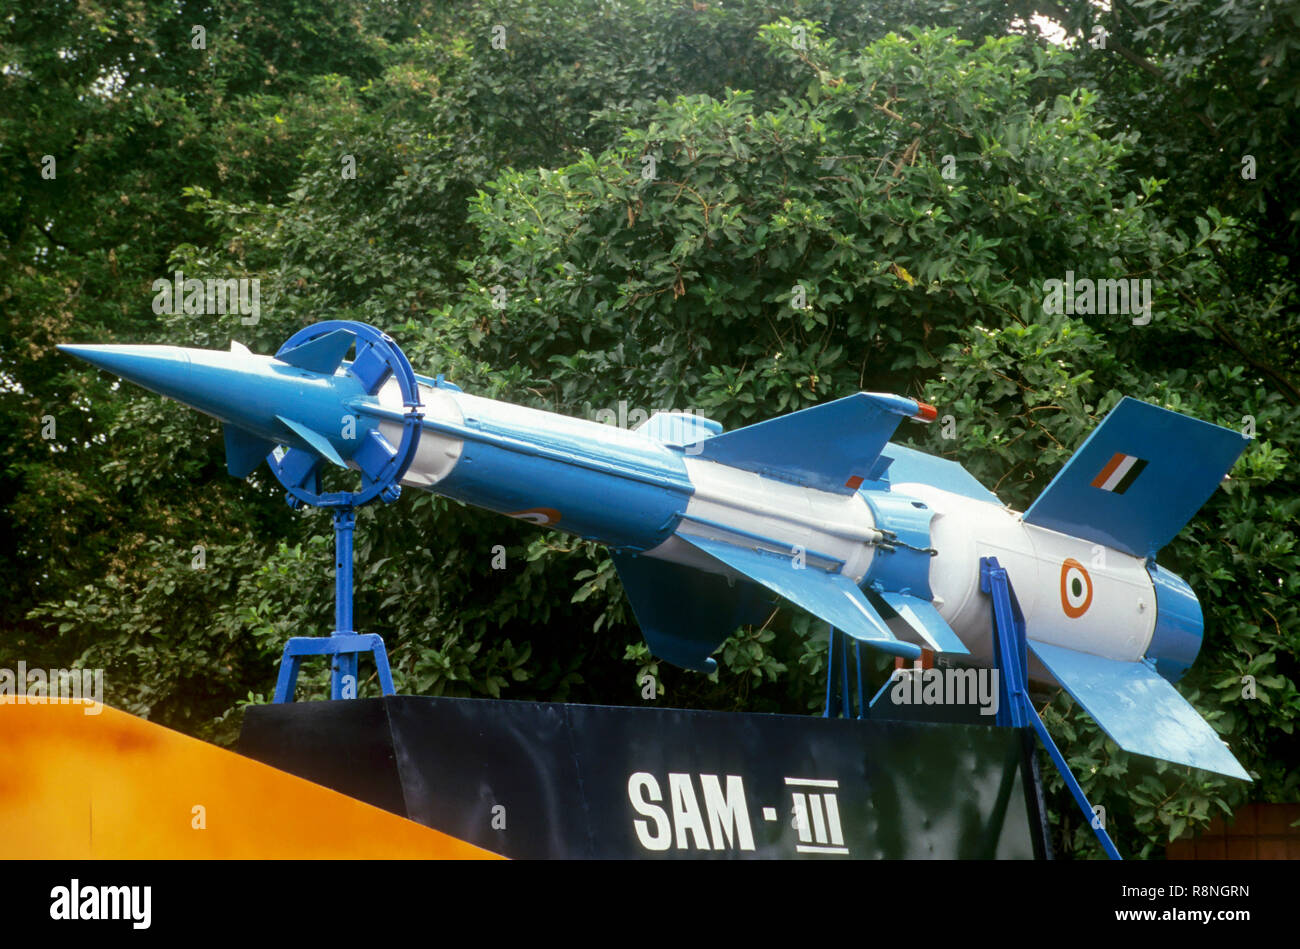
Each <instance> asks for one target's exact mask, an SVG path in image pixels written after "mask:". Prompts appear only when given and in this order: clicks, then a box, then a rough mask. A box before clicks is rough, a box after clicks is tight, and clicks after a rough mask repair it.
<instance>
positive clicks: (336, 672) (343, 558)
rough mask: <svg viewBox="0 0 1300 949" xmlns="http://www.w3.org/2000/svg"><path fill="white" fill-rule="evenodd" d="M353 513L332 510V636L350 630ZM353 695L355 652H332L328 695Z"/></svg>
mask: <svg viewBox="0 0 1300 949" xmlns="http://www.w3.org/2000/svg"><path fill="white" fill-rule="evenodd" d="M356 523H357V521H356V515H355V513H354V512H353V510H352V508H350V507H336V508H335V509H334V635H335V636H351V635H354V630H353V629H352V534H353V528H354V527H355V526H356ZM356 697H357V654H356V653H335V654H334V658H333V661H332V662H331V672H330V698H332V699H354V698H356Z"/></svg>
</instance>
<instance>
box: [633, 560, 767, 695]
mask: <svg viewBox="0 0 1300 949" xmlns="http://www.w3.org/2000/svg"><path fill="white" fill-rule="evenodd" d="M611 556H612V557H613V560H614V566H615V568H617V570H618V576H619V579H620V580H622V581H623V590H624V592H625V593H627V599H628V602H629V603H631V604H632V612H633V613H634V614H635V615H636V620H637V623H638V625H640V627H641V633H642V635H644V636H645V640H646V643H647V644H649V646H650V650H651V652H653V653H654V654H655V656H657V657H658V658H660V659H663V660H665V661H666V662H671V663H673V664H674V665H677V666H681V667H682V668H684V669H694V670H696V671H697V672H704V673H710V672H713V671H714V670H715V669H716V668H717V662H716V661H715V660H713V659H711V658H710V657H709V655H710V653H712V652H713V651H714V650H715V649H717V648H718V647H719V646H720V645H722V642H723V640H725V639H726V638H727V637H728V636H730V635H731V634H732V633H734V632H735V631H736V629H737V628H738V627H740V626H743V625H745V624H747V623H761V622H762V621H763V620H764V618H765V617H766V616H767V614H768V613H769V612H770V611H771V609H772V600H773V597H772V595H771V594H770V593H768V591H767V590H765V589H764V588H762V587H760V586H757V585H755V584H753V583H745V582H743V581H732V580H728V579H727V578H726V577H723V576H720V575H718V574H713V573H703V572H702V571H699V570H694V569H692V568H690V567H685V566H682V565H681V564H676V563H671V562H669V561H667V560H659V559H656V558H654V557H641V556H637V555H636V554H633V553H629V552H626V551H614V552H613V553H612V554H611Z"/></svg>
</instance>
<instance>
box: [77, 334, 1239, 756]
mask: <svg viewBox="0 0 1300 949" xmlns="http://www.w3.org/2000/svg"><path fill="white" fill-rule="evenodd" d="M355 325H356V324H339V323H331V324H327V325H325V328H323V329H321V330H320V331H319V333H315V332H312V331H308V330H304V331H303V333H300V334H298V336H295V338H294V339H295V340H299V339H300V338H303V337H304V334H306V335H305V341H303V342H294V341H293V340H291V341H290V344H286V346H285V347H284V348H282V349H281V351H280V353H278V354H277V356H276V357H267V356H258V355H255V354H253V353H250V352H249V351H248V350H247V349H245V348H244V347H242V346H239V345H238V344H232V351H231V352H228V353H227V352H212V351H206V350H193V349H179V348H176V347H170V346H64V347H60V348H62V349H64V350H66V351H68V352H70V353H72V354H73V355H76V356H79V357H81V358H84V359H86V360H88V361H90V362H92V363H93V364H95V365H97V366H99V367H100V368H103V369H107V370H109V371H111V372H114V373H116V374H117V375H119V376H122V377H123V378H126V379H128V380H130V381H132V382H135V383H137V384H139V385H142V386H144V387H145V388H148V389H151V390H152V391H154V392H158V393H160V394H162V395H165V396H169V397H171V398H173V399H176V400H178V401H180V402H183V403H186V404H187V405H190V406H192V407H194V408H196V409H198V410H200V411H202V412H205V413H207V414H208V415H210V416H212V417H214V418H216V419H219V420H220V421H221V422H223V423H224V424H225V437H226V449H227V463H228V466H229V468H230V471H231V473H232V474H235V475H238V476H241V477H242V476H246V475H248V474H249V473H251V472H252V471H253V470H255V469H256V468H257V467H258V465H260V464H261V463H262V460H263V459H265V460H266V461H267V463H269V464H270V465H271V466H272V470H273V471H274V472H275V473H276V476H277V477H278V478H279V479H280V480H281V481H282V482H283V483H285V484H286V487H289V488H290V496H291V497H292V496H293V491H294V488H293V486H294V485H300V486H301V485H307V484H316V485H318V486H319V483H320V477H319V472H320V470H321V467H322V466H323V465H325V464H327V463H329V464H334V465H337V466H341V467H352V468H356V469H358V470H359V471H360V472H361V475H362V479H363V482H365V481H366V480H367V479H369V483H370V484H371V485H373V486H374V487H373V488H372V490H378V488H379V486H380V485H383V484H384V483H385V480H384V479H385V478H386V477H388V475H386V474H385V472H389V473H391V474H392V476H394V477H395V476H396V475H397V474H398V473H399V472H400V471H401V469H400V467H395V466H396V465H397V464H398V460H399V459H400V461H401V462H402V463H405V460H406V459H407V458H408V457H410V463H409V465H407V467H406V468H405V472H404V474H402V482H401V483H402V484H403V485H406V486H409V487H412V488H419V489H422V490H427V491H433V492H436V493H438V494H441V495H444V496H446V497H449V498H453V499H456V500H458V501H462V502H464V503H465V504H469V505H473V506H475V507H479V508H484V509H486V510H489V511H493V512H495V513H498V514H501V515H505V516H507V517H511V518H516V519H519V520H524V521H527V522H530V523H533V524H536V525H538V526H542V527H549V528H554V529H556V530H560V531H564V532H567V533H569V534H572V535H575V536H577V537H581V538H584V539H587V540H591V541H596V542H598V543H601V544H604V545H606V546H607V547H608V548H609V549H610V551H611V553H612V557H613V559H614V563H615V566H616V567H617V569H618V572H619V576H620V577H621V579H622V580H623V586H624V590H625V591H626V593H627V595H628V598H629V600H630V601H631V603H632V607H633V611H634V613H635V615H636V617H637V621H638V623H639V624H640V626H641V628H642V632H643V633H644V635H645V637H646V640H647V642H648V643H649V644H650V646H651V649H652V651H653V652H654V653H655V655H657V656H659V657H660V658H661V659H665V660H667V661H669V662H673V663H675V664H677V665H681V666H684V667H686V668H690V669H697V670H701V671H709V670H712V669H713V668H715V662H714V660H713V659H711V658H710V657H709V656H710V653H711V652H713V651H714V650H715V649H716V648H717V646H718V645H720V644H721V642H722V641H723V640H724V639H725V638H726V637H727V636H728V635H730V634H731V633H732V632H733V631H734V630H735V629H736V628H737V627H738V626H740V625H743V624H744V623H757V622H761V621H762V620H763V618H764V617H765V616H767V615H768V614H769V613H770V609H771V605H772V603H773V594H776V595H779V596H781V597H783V598H784V599H786V600H788V601H790V602H792V603H794V604H795V605H797V606H799V607H802V608H803V609H805V610H807V611H808V612H810V613H812V614H813V615H815V616H817V617H819V618H821V619H822V620H824V621H826V622H828V623H829V624H830V625H831V626H833V627H834V628H837V629H839V630H841V631H843V632H844V633H845V634H846V635H848V636H849V637H851V638H853V639H855V640H856V641H858V642H860V643H862V644H865V645H867V646H870V647H873V648H876V649H879V650H882V651H884V652H886V653H891V654H893V655H895V656H901V657H909V658H915V657H918V656H920V654H921V652H922V649H930V650H933V651H934V652H937V653H947V654H950V655H953V656H955V657H957V658H958V659H963V658H965V659H968V660H970V661H973V662H975V663H977V664H988V663H989V662H990V661H991V659H992V654H993V648H992V642H991V625H992V624H991V615H990V608H989V599H988V596H987V595H986V592H985V591H984V590H982V589H981V585H980V564H981V561H982V559H984V558H996V562H998V563H999V564H1001V565H1002V567H1004V568H1005V569H1006V572H1007V575H1008V577H1009V578H1010V580H1011V582H1012V584H1013V587H1014V591H1015V595H1016V597H1017V600H1018V604H1019V608H1020V610H1021V612H1022V613H1023V617H1024V621H1025V625H1026V629H1027V637H1028V641H1029V645H1030V647H1031V651H1032V653H1033V655H1032V656H1030V657H1029V658H1030V668H1031V673H1036V674H1037V675H1038V676H1040V677H1043V678H1054V679H1055V680H1056V681H1059V682H1061V683H1062V684H1064V685H1065V686H1066V687H1067V688H1069V689H1070V691H1071V694H1072V695H1074V696H1075V697H1076V698H1077V699H1078V700H1079V701H1080V702H1081V703H1082V704H1083V705H1084V706H1085V707H1086V708H1087V709H1088V710H1089V712H1090V713H1091V714H1093V716H1094V717H1095V718H1097V720H1098V721H1099V722H1100V723H1101V724H1102V726H1103V727H1104V728H1105V729H1106V730H1107V733H1108V734H1109V735H1110V736H1111V737H1112V738H1114V739H1115V740H1116V741H1117V742H1119V743H1120V745H1121V746H1122V747H1124V748H1126V749H1129V750H1133V751H1137V752H1139V753H1142V754H1150V755H1154V756H1156V757H1163V758H1166V759H1168V760H1171V761H1176V762H1180V763H1184V764H1189V765H1194V766H1197V767H1204V768H1208V769H1210V770H1215V771H1219V772H1221V773H1224V774H1232V775H1234V776H1237V777H1246V773H1245V771H1244V770H1243V769H1242V768H1241V766H1240V764H1239V763H1238V762H1236V761H1235V759H1233V758H1232V756H1231V755H1230V754H1229V753H1228V752H1227V751H1226V749H1225V748H1224V747H1223V743H1222V742H1221V741H1219V739H1218V738H1217V736H1216V735H1215V734H1214V731H1213V729H1212V728H1210V726H1209V725H1208V724H1207V723H1206V722H1205V721H1204V720H1203V719H1201V718H1200V716H1199V715H1198V714H1197V712H1196V711H1195V709H1193V708H1192V707H1191V706H1190V705H1189V704H1188V703H1187V702H1186V700H1184V699H1183V698H1182V697H1181V696H1179V695H1178V693H1177V692H1176V691H1175V690H1173V688H1172V687H1171V686H1170V685H1169V682H1170V681H1176V680H1177V679H1178V678H1179V677H1180V676H1181V675H1182V674H1183V672H1184V671H1185V670H1186V669H1187V668H1188V666H1190V665H1191V664H1192V662H1193V660H1194V659H1195V657H1196V654H1197V651H1198V650H1199V648H1200V642H1201V634H1202V616H1201V610H1200V606H1199V603H1198V602H1197V599H1196V596H1195V595H1194V594H1193V593H1192V591H1191V590H1190V589H1189V588H1188V586H1187V584H1186V583H1184V582H1183V581H1182V580H1181V579H1180V578H1178V577H1177V576H1176V575H1174V574H1172V573H1170V572H1169V571H1167V570H1164V569H1163V568H1161V567H1159V566H1157V565H1156V562H1155V554H1156V552H1157V551H1158V550H1159V549H1160V548H1161V547H1162V546H1163V545H1164V544H1166V543H1168V542H1169V541H1170V540H1171V539H1172V538H1173V537H1174V535H1176V534H1177V532H1178V531H1179V529H1181V527H1182V526H1183V525H1184V524H1186V523H1187V521H1188V520H1190V519H1191V517H1192V516H1193V515H1194V514H1195V513H1196V510H1197V509H1198V508H1199V507H1200V506H1201V505H1202V504H1203V503H1204V502H1205V500H1206V498H1208V497H1209V496H1210V494H1212V493H1213V491H1214V490H1215V488H1216V487H1217V485H1218V483H1219V480H1220V479H1221V478H1222V477H1223V476H1224V474H1225V473H1226V471H1227V470H1228V469H1229V468H1230V467H1231V465H1232V463H1233V461H1235V460H1236V458H1237V456H1238V455H1239V454H1240V452H1241V450H1242V442H1241V440H1240V438H1239V437H1238V436H1237V434H1236V433H1234V432H1232V431H1230V430H1227V429H1223V428H1220V427H1218V426H1215V425H1210V424H1207V423H1204V422H1200V421H1197V420H1195V419H1191V418H1188V417H1186V416H1182V415H1178V414H1177V413H1174V412H1170V411H1168V410H1165V409H1161V408H1158V407H1156V406H1151V405H1147V404H1146V403H1142V402H1138V401H1136V400H1133V399H1124V400H1122V401H1121V402H1120V404H1119V405H1117V406H1116V407H1115V408H1114V409H1113V410H1112V411H1111V413H1110V414H1109V415H1108V416H1107V417H1106V419H1105V420H1104V421H1103V422H1102V423H1101V424H1100V425H1099V426H1098V427H1097V428H1096V429H1094V431H1093V433H1092V434H1091V435H1090V436H1089V437H1088V440H1087V441H1086V442H1085V443H1084V444H1083V446H1081V447H1080V449H1079V450H1078V451H1077V452H1076V453H1075V455H1074V456H1073V457H1072V458H1071V459H1070V460H1069V461H1068V462H1067V463H1066V465H1065V467H1064V468H1062V470H1061V471H1060V472H1059V473H1058V474H1057V475H1056V477H1055V478H1054V479H1053V481H1052V482H1051V484H1049V485H1048V487H1047V488H1046V489H1045V490H1044V491H1043V493H1042V494H1041V495H1040V496H1039V498H1038V499H1037V500H1036V501H1035V502H1034V504H1033V505H1031V506H1030V507H1029V508H1028V509H1027V510H1026V511H1025V512H1023V513H1021V512H1017V511H1013V510H1011V509H1009V508H1008V507H1006V506H1005V505H1003V504H1002V502H1001V501H999V500H998V498H997V497H996V495H994V494H993V493H992V492H991V491H989V490H988V489H987V488H985V487H984V486H983V485H981V484H980V483H979V482H978V481H977V480H976V479H975V478H974V477H972V476H971V475H970V474H969V473H968V472H967V471H966V470H965V469H964V468H962V467H961V466H960V465H958V464H956V463H955V462H951V461H947V460H944V459H941V458H936V457H934V456H930V455H926V454H924V453H921V452H917V451H914V450H913V449H909V448H906V447H904V446H901V445H898V444H895V443H893V442H892V441H890V439H891V437H892V436H893V434H894V432H895V429H896V427H897V425H898V424H899V423H900V421H901V420H902V419H905V418H909V417H910V418H914V419H919V420H921V421H929V420H931V419H933V418H934V415H935V411H934V409H932V408H931V407H929V406H925V405H923V404H922V403H919V402H917V401H915V400H913V399H909V398H906V397H903V396H896V395H886V394H881V393H857V394H856V395H851V396H847V397H845V398H841V399H838V400H835V401H833V402H828V403H823V404H822V405H818V406H814V407H812V408H809V409H804V410H802V411H799V412H794V413H791V414H789V415H785V416H781V417H779V418H776V419H772V420H770V421H767V422H761V423H758V424H756V425H751V426H748V427H746V428H741V429H737V430H734V431H731V432H723V430H722V426H721V425H719V424H718V423H716V422H714V421H711V420H708V419H704V418H701V417H698V416H694V415H688V414H678V413H660V414H657V415H655V416H652V417H651V418H650V419H649V420H648V421H647V422H645V423H644V424H643V425H641V426H639V427H638V428H637V429H636V430H633V431H628V430H626V429H622V428H619V427H616V426H611V425H608V424H602V423H599V422H595V421H589V420H585V419H578V418H571V417H568V416H564V415H558V414H555V413H552V412H546V411H542V410H540V409H534V408H527V407H524V406H520V405H513V404H510V403H507V402H501V401H496V400H492V399H487V398H482V397H479V396H474V395H470V394H468V393H465V392H463V391H461V390H460V389H459V388H458V387H457V386H455V385H452V384H450V383H447V382H445V381H443V380H442V378H441V377H439V378H436V379H434V378H429V377H425V376H414V375H413V374H411V373H410V369H409V366H407V365H405V364H404V357H400V364H399V369H400V371H398V370H394V369H393V365H394V364H393V359H394V358H395V357H394V356H393V352H396V353H397V354H398V356H400V351H398V350H390V351H389V354H388V355H387V356H384V355H382V354H380V355H377V353H379V352H380V348H382V346H387V345H388V343H391V340H388V342H387V343H385V342H384V340H387V337H383V338H382V339H381V340H380V343H381V344H382V346H381V347H380V348H376V346H375V345H374V344H373V343H367V345H366V346H365V347H363V346H362V344H361V337H360V336H358V335H357V331H356V330H352V329H349V327H351V326H355ZM365 330H366V332H367V334H368V338H370V339H376V338H377V337H375V335H374V334H376V333H378V331H376V330H373V328H365ZM354 342H355V344H356V348H357V355H356V357H355V358H354V360H353V362H351V363H347V362H344V361H343V360H344V356H345V355H346V353H347V352H348V351H349V347H350V346H351V345H352V344H353V343H354ZM394 345H395V344H394ZM412 380H414V382H412ZM404 389H405V390H406V391H405V392H404V391H403V390H404ZM417 395H418V398H416V397H415V396H417ZM417 411H418V412H419V413H420V417H419V418H418V419H417V417H416V415H415V414H414V413H416V412H417ZM412 426H415V431H418V441H416V442H415V443H414V445H415V451H414V455H413V456H410V455H409V452H408V450H407V449H406V448H404V449H403V450H402V451H400V452H399V451H398V449H396V448H395V447H394V446H397V445H399V444H401V445H404V446H410V445H411V444H412V442H411V441H410V436H411V431H412ZM276 446H283V447H280V448H277V447H276ZM386 490H387V489H386ZM385 497H389V495H387V494H386V495H385ZM389 499H391V497H389ZM1161 677H1163V678H1161ZM1166 680H1169V681H1166Z"/></svg>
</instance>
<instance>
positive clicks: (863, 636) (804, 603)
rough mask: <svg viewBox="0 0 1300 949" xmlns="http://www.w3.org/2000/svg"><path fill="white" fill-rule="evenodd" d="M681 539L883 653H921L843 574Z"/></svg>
mask: <svg viewBox="0 0 1300 949" xmlns="http://www.w3.org/2000/svg"><path fill="white" fill-rule="evenodd" d="M679 536H681V538H682V539H683V540H685V541H688V542H689V543H691V544H693V545H695V546H696V547H698V548H699V549H700V550H702V551H704V552H705V553H706V554H709V555H710V556H712V557H714V558H716V559H717V560H720V561H722V562H723V563H725V564H726V565H727V566H729V567H731V568H732V569H733V570H735V571H737V572H739V573H741V574H743V575H745V576H747V577H752V578H753V579H754V580H756V581H758V582H759V583H761V584H763V585H764V586H765V587H767V588H768V589H769V590H771V591H772V592H773V593H777V594H779V595H780V596H783V597H785V598H786V599H787V600H789V601H790V602H791V603H794V604H797V605H798V606H801V607H803V608H804V609H805V610H807V611H808V612H809V613H812V614H813V615H814V616H819V617H821V618H823V619H825V620H827V621H828V622H830V623H832V624H833V625H834V626H835V627H836V628H837V629H839V630H841V631H843V632H845V633H847V634H848V635H850V636H852V637H853V638H854V639H857V640H860V641H862V642H865V643H867V644H869V645H871V646H874V647H875V648H876V649H879V650H881V651H882V652H887V653H891V654H893V655H896V656H903V657H905V658H909V659H911V658H915V657H916V656H919V655H920V654H921V649H920V647H919V646H914V645H913V644H911V643H905V642H903V641H901V640H900V639H898V638H897V637H896V636H894V634H893V632H891V631H890V629H889V627H888V626H886V625H885V621H884V620H883V619H881V618H880V614H879V613H877V612H876V611H875V608H874V607H872V605H871V604H870V603H869V602H867V598H866V597H865V596H863V594H862V591H861V590H859V589H858V587H857V585H856V584H855V583H854V582H853V581H852V580H850V579H849V578H848V577H846V576H844V575H843V574H842V573H825V572H824V571H821V570H818V569H816V568H814V567H807V566H805V567H803V568H802V569H801V568H799V567H797V566H796V563H797V561H795V560H794V558H792V557H789V556H782V555H780V554H775V553H770V552H768V551H764V550H746V549H743V548H740V547H734V546H732V545H731V544H726V543H723V542H721V541H716V540H708V539H705V538H702V537H692V536H690V535H687V534H682V535H679Z"/></svg>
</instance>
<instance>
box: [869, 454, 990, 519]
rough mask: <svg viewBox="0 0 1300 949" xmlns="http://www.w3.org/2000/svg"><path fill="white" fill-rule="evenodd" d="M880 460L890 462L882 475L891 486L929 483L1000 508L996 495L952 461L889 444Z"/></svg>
mask: <svg viewBox="0 0 1300 949" xmlns="http://www.w3.org/2000/svg"><path fill="white" fill-rule="evenodd" d="M880 457H881V458H882V459H886V460H888V461H889V462H890V464H889V467H888V469H887V470H886V471H885V472H884V474H885V476H886V477H887V478H888V480H889V483H890V484H909V483H915V484H929V485H933V486H934V487H936V488H941V489H942V490H944V491H951V492H952V493H953V494H960V495H963V496H965V497H968V498H974V499H975V500H976V501H988V502H989V503H990V504H996V505H998V506H999V507H1001V506H1002V502H1001V501H1000V500H998V496H997V495H996V494H994V493H993V492H992V491H990V490H989V489H988V488H986V487H984V485H982V484H980V483H979V481H978V480H977V479H976V477H975V476H974V475H973V474H971V473H970V472H969V471H967V470H966V469H965V468H963V467H962V466H961V465H959V464H957V462H955V461H949V460H948V459H946V458H936V457H935V456H934V455H927V454H925V453H924V452H919V451H917V450H916V449H914V448H908V447H907V446H906V445H896V444H894V443H892V442H891V443H890V444H888V445H887V446H885V448H884V450H883V451H882V452H881V453H880Z"/></svg>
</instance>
